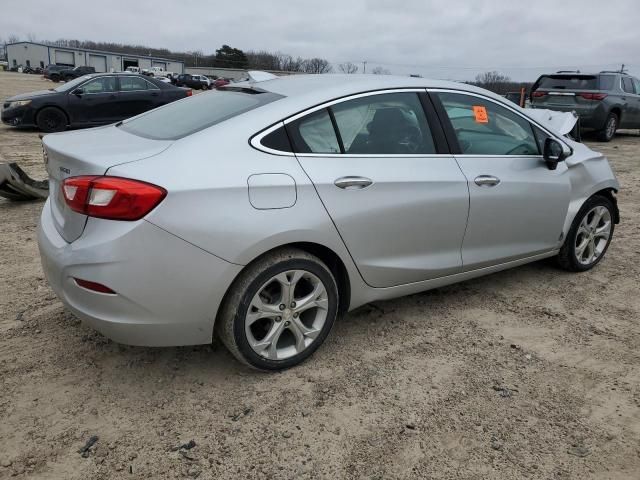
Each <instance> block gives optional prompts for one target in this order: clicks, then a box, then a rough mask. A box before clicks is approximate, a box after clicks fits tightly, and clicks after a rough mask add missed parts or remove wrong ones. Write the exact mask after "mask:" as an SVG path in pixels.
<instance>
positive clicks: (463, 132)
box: [438, 93, 540, 156]
mask: <svg viewBox="0 0 640 480" xmlns="http://www.w3.org/2000/svg"><path fill="white" fill-rule="evenodd" d="M438 96H439V98H440V101H441V102H442V106H443V107H444V109H445V111H446V112H447V116H448V117H449V120H450V121H451V125H452V126H453V129H454V131H455V134H456V137H457V139H458V143H459V145H460V148H461V150H462V153H463V154H465V155H514V156H520V155H539V154H540V150H539V148H538V141H537V140H536V138H535V137H534V135H533V130H532V125H531V123H529V122H528V121H527V120H525V119H524V118H522V117H521V116H520V115H518V114H516V113H514V112H512V111H511V110H509V109H507V108H505V107H502V106H500V105H498V104H497V103H494V102H492V101H489V100H485V99H483V98H480V97H475V96H472V95H464V94H459V93H439V94H438Z"/></svg>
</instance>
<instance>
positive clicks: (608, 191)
mask: <svg viewBox="0 0 640 480" xmlns="http://www.w3.org/2000/svg"><path fill="white" fill-rule="evenodd" d="M617 193H618V190H616V189H615V188H613V187H608V188H604V189H602V190H598V191H597V192H595V193H593V194H592V195H591V196H590V197H589V198H587V199H586V200H585V201H584V202H583V205H584V203H585V202H587V201H589V199H590V198H592V197H595V196H596V195H599V196H601V197H606V198H608V199H609V200H611V203H613V207H614V211H613V222H614V223H615V224H616V225H617V224H619V223H620V209H619V208H618V198H617V197H616V194H617Z"/></svg>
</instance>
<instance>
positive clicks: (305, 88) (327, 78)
mask: <svg viewBox="0 0 640 480" xmlns="http://www.w3.org/2000/svg"><path fill="white" fill-rule="evenodd" d="M230 86H231V87H233V88H243V87H244V88H247V87H248V88H255V89H260V90H266V91H268V92H272V93H276V94H279V95H282V96H284V97H287V98H297V99H299V100H300V103H304V104H306V105H307V106H309V107H310V106H312V105H316V104H320V103H324V102H327V101H331V100H333V99H337V98H341V97H346V96H349V95H355V94H358V93H363V92H370V91H376V90H387V89H388V90H394V89H400V88H442V89H451V90H462V91H466V92H471V93H479V94H482V95H485V96H487V97H491V98H493V99H495V100H497V101H499V102H504V100H505V99H504V97H502V96H500V95H497V94H495V93H493V92H490V91H488V90H484V89H482V88H478V87H475V86H473V85H469V84H466V83H461V82H452V81H446V80H432V79H427V78H420V77H408V76H407V77H404V76H399V75H371V74H353V75H347V74H345V75H342V74H321V75H288V76H282V77H277V78H275V79H272V80H265V81H261V82H255V83H251V82H237V83H233V84H231V85H230ZM222 88H224V87H222Z"/></svg>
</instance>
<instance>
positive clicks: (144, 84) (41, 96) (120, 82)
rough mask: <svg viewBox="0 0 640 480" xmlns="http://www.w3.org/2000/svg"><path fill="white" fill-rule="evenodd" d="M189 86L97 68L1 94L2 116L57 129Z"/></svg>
mask: <svg viewBox="0 0 640 480" xmlns="http://www.w3.org/2000/svg"><path fill="white" fill-rule="evenodd" d="M191 94H192V91H191V90H189V89H185V88H178V87H174V86H173V85H171V84H169V83H164V82H161V81H160V80H157V79H155V78H151V77H143V76H142V75H133V74H123V73H98V74H93V75H85V76H84V77H80V78H76V79H75V80H72V81H70V82H67V83H65V84H63V85H60V86H59V87H57V88H52V89H50V90H43V91H38V92H31V93H24V94H22V95H16V96H15V97H11V98H8V99H7V100H5V102H4V105H3V110H2V122H3V123H5V124H7V125H11V126H14V127H38V128H39V129H40V130H41V131H43V132H60V131H62V130H65V129H67V128H68V127H81V126H84V127H94V126H97V125H105V124H109V123H114V122H117V121H119V120H124V119H125V118H129V117H133V116H134V115H138V114H139V113H143V112H146V111H147V110H151V109H153V108H156V107H159V106H161V105H165V104H167V103H170V102H173V101H175V100H179V99H181V98H185V97H188V96H190V95H191Z"/></svg>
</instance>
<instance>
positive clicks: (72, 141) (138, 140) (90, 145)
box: [42, 126, 173, 243]
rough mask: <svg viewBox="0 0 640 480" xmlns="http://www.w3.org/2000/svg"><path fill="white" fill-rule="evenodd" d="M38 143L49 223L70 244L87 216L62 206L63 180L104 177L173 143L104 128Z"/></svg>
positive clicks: (46, 139) (45, 138) (57, 135)
mask: <svg viewBox="0 0 640 480" xmlns="http://www.w3.org/2000/svg"><path fill="white" fill-rule="evenodd" d="M42 143H43V147H44V151H45V163H46V165H47V172H48V174H49V196H50V202H49V204H50V208H51V213H52V216H53V221H54V224H55V226H56V229H57V230H58V232H59V233H60V235H61V236H62V238H64V239H65V240H66V241H67V242H68V243H71V242H73V241H74V240H76V239H78V238H79V237H80V235H82V232H83V231H84V227H85V224H86V222H87V216H86V215H82V214H80V213H77V212H74V211H73V210H71V209H70V208H69V207H68V206H67V204H66V203H65V200H64V196H63V194H62V188H61V185H62V182H63V181H64V179H65V178H68V177H77V176H79V175H104V174H105V173H106V171H107V170H108V169H109V168H110V167H113V166H115V165H121V164H123V163H129V162H135V161H137V160H142V159H144V158H149V157H152V156H154V155H157V154H159V153H161V152H163V151H164V150H166V149H167V148H169V146H170V145H171V144H172V143H173V142H171V141H167V140H150V139H147V138H142V137H138V136H136V135H132V134H130V133H127V132H125V131H123V130H121V129H119V128H116V127H114V126H107V127H99V128H92V129H90V130H82V131H80V130H78V131H74V132H67V133H59V134H52V135H46V136H45V137H44V138H43V139H42Z"/></svg>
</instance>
